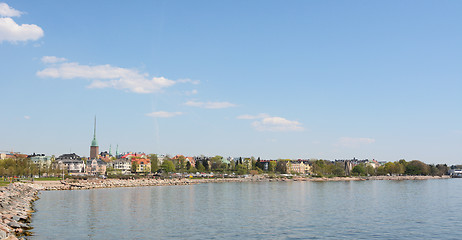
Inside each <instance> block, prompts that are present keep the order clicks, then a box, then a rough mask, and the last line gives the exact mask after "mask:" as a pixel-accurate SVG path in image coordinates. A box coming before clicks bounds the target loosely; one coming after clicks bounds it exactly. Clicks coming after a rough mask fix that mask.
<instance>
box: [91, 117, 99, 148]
mask: <svg viewBox="0 0 462 240" xmlns="http://www.w3.org/2000/svg"><path fill="white" fill-rule="evenodd" d="M91 146H92V147H98V141H96V115H95V128H94V129H93V141H91Z"/></svg>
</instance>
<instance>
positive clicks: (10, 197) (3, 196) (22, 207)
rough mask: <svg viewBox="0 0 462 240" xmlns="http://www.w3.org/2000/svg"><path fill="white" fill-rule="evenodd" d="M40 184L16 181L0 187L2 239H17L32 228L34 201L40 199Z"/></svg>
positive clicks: (0, 237) (0, 233)
mask: <svg viewBox="0 0 462 240" xmlns="http://www.w3.org/2000/svg"><path fill="white" fill-rule="evenodd" d="M40 189H41V187H40V186H38V185H33V184H28V183H20V182H16V183H13V184H10V185H8V186H7V187H0V217H1V220H0V239H10V240H13V239H17V237H16V236H21V235H23V233H24V230H27V229H30V226H29V223H30V220H31V219H30V217H31V214H32V212H33V210H32V202H34V201H35V200H37V199H38V197H37V194H38V192H39V190H40Z"/></svg>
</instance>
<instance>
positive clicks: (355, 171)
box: [352, 163, 366, 176]
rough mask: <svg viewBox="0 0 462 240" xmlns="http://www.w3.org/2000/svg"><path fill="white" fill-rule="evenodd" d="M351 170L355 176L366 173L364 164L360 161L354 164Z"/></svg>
mask: <svg viewBox="0 0 462 240" xmlns="http://www.w3.org/2000/svg"><path fill="white" fill-rule="evenodd" d="M352 172H353V174H355V175H357V176H361V175H365V174H366V168H365V167H364V164H362V163H360V164H358V165H356V166H355V167H354V168H353V170H352Z"/></svg>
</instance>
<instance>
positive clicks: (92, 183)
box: [34, 175, 449, 190]
mask: <svg viewBox="0 0 462 240" xmlns="http://www.w3.org/2000/svg"><path fill="white" fill-rule="evenodd" d="M447 178H449V176H441V177H440V176H370V177H332V178H326V177H323V178H316V177H275V178H271V177H267V176H264V175H256V176H249V177H245V178H244V177H241V178H202V179H189V178H173V179H152V178H141V179H125V180H121V179H93V180H66V181H46V182H39V181H36V182H35V183H34V185H35V186H37V187H38V188H40V189H43V190H83V189H95V188H115V187H144V186H171V185H190V184H200V183H220V182H290V181H310V182H328V181H365V180H429V179H447Z"/></svg>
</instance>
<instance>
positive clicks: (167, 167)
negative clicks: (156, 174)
mask: <svg viewBox="0 0 462 240" xmlns="http://www.w3.org/2000/svg"><path fill="white" fill-rule="evenodd" d="M161 168H162V170H164V171H166V172H173V171H175V165H174V164H173V162H172V161H171V160H166V161H164V162H163V163H162V166H161Z"/></svg>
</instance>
